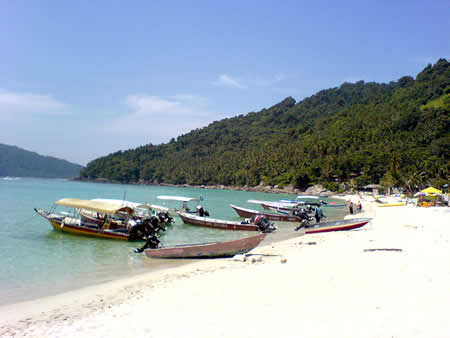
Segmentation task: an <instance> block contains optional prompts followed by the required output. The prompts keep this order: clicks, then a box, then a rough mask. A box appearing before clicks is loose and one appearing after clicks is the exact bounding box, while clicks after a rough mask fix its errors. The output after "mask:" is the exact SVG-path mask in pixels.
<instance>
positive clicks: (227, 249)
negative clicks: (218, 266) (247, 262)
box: [144, 233, 267, 258]
mask: <svg viewBox="0 0 450 338" xmlns="http://www.w3.org/2000/svg"><path fill="white" fill-rule="evenodd" d="M266 235H267V234H265V233H263V234H259V235H256V236H250V237H246V238H241V239H236V240H233V241H225V242H214V243H200V244H188V245H178V246H174V247H167V248H156V249H146V250H144V252H145V254H146V256H147V257H152V258H219V257H233V256H235V255H238V254H244V253H247V252H249V251H250V250H252V249H254V248H255V247H256V246H258V245H259V244H260V243H261V242H262V241H263V240H264V238H265V237H266Z"/></svg>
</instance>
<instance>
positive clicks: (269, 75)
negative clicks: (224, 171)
mask: <svg viewBox="0 0 450 338" xmlns="http://www.w3.org/2000/svg"><path fill="white" fill-rule="evenodd" d="M449 13H450V2H449V1H448V0H446V1H339V2H336V3H335V4H329V1H300V0H298V1H261V0H260V1H243V0H241V1H232V0H231V1H220V2H219V1H194V0H193V1H94V0H91V1H45V0H41V1H19V0H15V1H7V0H5V1H0V46H1V49H0V143H5V144H9V145H17V146H19V147H21V148H24V149H27V150H31V151H36V152H38V153H40V154H42V155H49V156H55V157H58V158H63V159H66V160H69V161H71V162H75V163H79V164H82V165H85V164H87V163H88V162H89V161H91V160H94V159H95V158H97V157H100V156H104V155H107V154H109V153H112V152H115V151H118V150H126V149H133V148H135V147H137V146H141V145H144V144H148V143H152V144H160V143H166V142H168V141H169V140H170V139H171V138H172V137H174V138H176V137H177V136H179V135H181V134H184V133H187V132H189V131H190V130H192V129H195V128H201V127H204V126H206V125H208V124H209V123H211V122H213V121H217V120H221V119H223V118H225V117H231V116H236V115H239V114H245V113H248V112H251V111H259V110H261V109H263V108H268V107H270V106H272V105H274V104H276V103H278V102H279V101H281V100H283V99H284V98H286V97H288V96H292V97H293V98H294V99H296V100H297V101H300V100H302V99H303V98H305V97H308V96H311V95H313V94H315V93H316V92H318V91H319V90H322V89H327V88H331V87H337V86H339V85H341V84H342V83H344V82H355V81H358V80H364V81H375V82H390V81H395V80H398V79H399V78H400V77H402V76H405V75H411V76H415V75H417V73H418V72H420V71H421V70H422V69H423V68H424V67H425V66H426V65H427V64H429V63H431V64H434V63H435V62H436V61H437V60H438V59H439V58H441V57H444V58H447V59H448V58H449V56H450V39H449V33H448V32H450V20H449Z"/></svg>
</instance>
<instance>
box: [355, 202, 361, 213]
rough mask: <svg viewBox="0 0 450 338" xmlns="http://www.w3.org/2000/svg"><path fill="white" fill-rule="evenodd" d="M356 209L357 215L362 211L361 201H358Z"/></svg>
mask: <svg viewBox="0 0 450 338" xmlns="http://www.w3.org/2000/svg"><path fill="white" fill-rule="evenodd" d="M356 209H357V210H358V214H359V213H360V212H361V210H362V204H361V201H358V205H357V206H356Z"/></svg>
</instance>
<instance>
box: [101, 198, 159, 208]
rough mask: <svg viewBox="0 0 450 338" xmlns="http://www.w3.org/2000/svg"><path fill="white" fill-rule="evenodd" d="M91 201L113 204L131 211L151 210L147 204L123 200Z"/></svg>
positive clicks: (104, 199)
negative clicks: (128, 208)
mask: <svg viewBox="0 0 450 338" xmlns="http://www.w3.org/2000/svg"><path fill="white" fill-rule="evenodd" d="M93 201H99V202H107V203H115V204H117V205H118V206H121V207H130V208H132V209H151V208H152V206H151V204H149V203H136V202H131V201H124V200H114V199H107V198H95V199H93Z"/></svg>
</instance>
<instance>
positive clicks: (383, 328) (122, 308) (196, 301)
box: [0, 195, 450, 338]
mask: <svg viewBox="0 0 450 338" xmlns="http://www.w3.org/2000/svg"><path fill="white" fill-rule="evenodd" d="M342 198H343V199H345V200H350V199H351V200H353V202H357V201H358V200H359V197H358V196H350V195H349V196H344V197H342ZM362 203H363V213H360V214H356V215H352V216H348V217H372V218H373V219H372V221H371V222H370V223H369V224H368V225H366V226H365V227H363V228H360V229H356V230H351V231H341V232H330V233H322V234H309V235H303V236H301V234H299V236H298V237H294V238H290V239H288V240H285V241H282V242H278V243H275V244H273V243H272V244H268V245H267V244H266V245H264V242H263V243H262V244H261V245H260V246H258V247H257V248H255V249H254V250H253V251H252V252H250V253H249V254H248V256H247V260H246V261H243V260H236V259H233V258H227V259H215V260H200V261H198V262H195V263H192V264H187V265H182V266H179V267H176V268H173V269H170V270H164V271H158V272H155V273H149V274H145V275H141V276H138V277H133V278H132V279H124V280H118V281H112V282H110V283H107V284H103V285H98V286H93V287H89V288H84V289H79V290H75V291H73V292H70V293H65V294H62V295H58V296H54V297H48V298H43V299H39V300H35V301H32V302H25V303H20V304H13V305H7V306H3V307H1V308H0V318H1V319H0V335H1V336H2V337H8V336H15V337H24V336H26V337H98V336H107V337H155V338H160V337H259V338H261V337H449V336H450V321H449V320H448V313H450V292H449V285H450V267H449V264H448V263H449V262H450V217H449V216H450V213H449V210H450V208H447V207H432V208H417V207H414V206H410V205H408V206H403V207H388V208H378V207H377V205H376V203H374V202H373V201H372V200H368V199H364V200H363V201H362Z"/></svg>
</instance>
